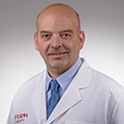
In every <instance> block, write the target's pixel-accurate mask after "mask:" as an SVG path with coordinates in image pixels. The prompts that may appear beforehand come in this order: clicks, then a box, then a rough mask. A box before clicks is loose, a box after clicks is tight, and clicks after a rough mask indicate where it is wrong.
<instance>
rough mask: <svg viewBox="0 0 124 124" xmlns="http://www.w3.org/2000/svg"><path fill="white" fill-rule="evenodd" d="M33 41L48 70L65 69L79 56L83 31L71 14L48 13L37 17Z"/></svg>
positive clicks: (82, 41) (82, 42)
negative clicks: (36, 27)
mask: <svg viewBox="0 0 124 124" xmlns="http://www.w3.org/2000/svg"><path fill="white" fill-rule="evenodd" d="M34 41H35V47H36V49H37V50H38V51H39V52H40V54H41V56H42V57H43V59H44V61H45V63H46V66H47V69H48V71H51V70H57V69H58V70H63V71H66V70H68V69H69V68H70V67H72V66H73V65H74V64H75V62H76V61H77V59H78V57H79V51H80V49H81V48H82V47H83V44H84V33H83V32H79V29H78V24H77V21H75V19H73V17H72V16H68V15H63V13H62V14H61V13H59V14H55V13H50V14H44V15H41V17H39V20H38V32H37V33H35V35H34Z"/></svg>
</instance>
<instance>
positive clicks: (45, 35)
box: [41, 33, 52, 41]
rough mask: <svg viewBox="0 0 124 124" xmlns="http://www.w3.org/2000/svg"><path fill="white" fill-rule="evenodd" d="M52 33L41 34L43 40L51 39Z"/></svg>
mask: <svg viewBox="0 0 124 124" xmlns="http://www.w3.org/2000/svg"><path fill="white" fill-rule="evenodd" d="M51 36H52V35H51V34H49V33H43V34H41V39H42V40H43V41H47V40H49V39H51Z"/></svg>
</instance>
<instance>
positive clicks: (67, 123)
mask: <svg viewBox="0 0 124 124" xmlns="http://www.w3.org/2000/svg"><path fill="white" fill-rule="evenodd" d="M65 124H95V123H88V122H77V121H67V122H66V123H65Z"/></svg>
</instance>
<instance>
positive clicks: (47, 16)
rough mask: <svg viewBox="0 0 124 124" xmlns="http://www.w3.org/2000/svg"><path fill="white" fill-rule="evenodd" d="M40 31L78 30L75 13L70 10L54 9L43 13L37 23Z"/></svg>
mask: <svg viewBox="0 0 124 124" xmlns="http://www.w3.org/2000/svg"><path fill="white" fill-rule="evenodd" d="M37 25H38V29H41V28H42V29H44V28H45V29H50V28H52V29H54V28H55V29H59V28H61V29H62V30H65V29H64V28H75V29H76V28H78V20H77V16H76V13H75V11H73V10H71V9H70V8H61V7H54V8H50V9H47V10H44V11H43V12H41V14H40V15H39V17H38V21H37Z"/></svg>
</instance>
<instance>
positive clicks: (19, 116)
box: [14, 113, 29, 123]
mask: <svg viewBox="0 0 124 124" xmlns="http://www.w3.org/2000/svg"><path fill="white" fill-rule="evenodd" d="M28 117H29V114H28V113H22V114H17V115H15V116H14V119H15V120H16V122H17V123H18V122H22V121H24V120H25V119H26V118H28Z"/></svg>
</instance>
